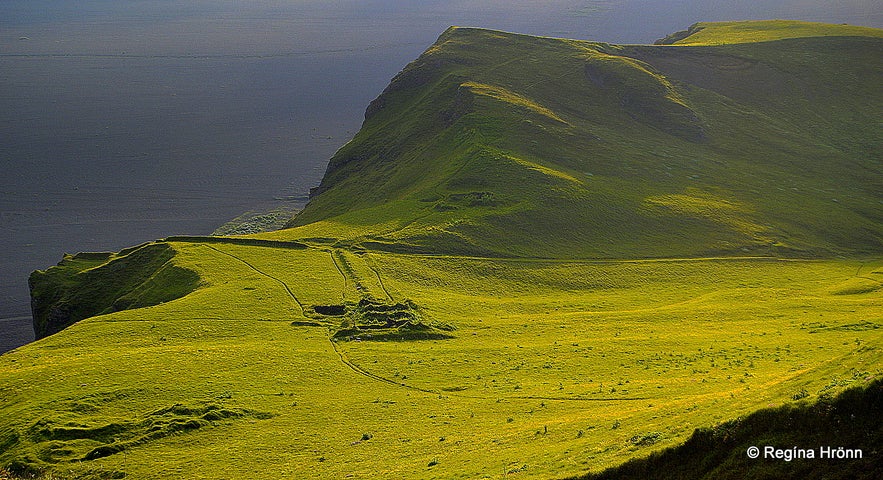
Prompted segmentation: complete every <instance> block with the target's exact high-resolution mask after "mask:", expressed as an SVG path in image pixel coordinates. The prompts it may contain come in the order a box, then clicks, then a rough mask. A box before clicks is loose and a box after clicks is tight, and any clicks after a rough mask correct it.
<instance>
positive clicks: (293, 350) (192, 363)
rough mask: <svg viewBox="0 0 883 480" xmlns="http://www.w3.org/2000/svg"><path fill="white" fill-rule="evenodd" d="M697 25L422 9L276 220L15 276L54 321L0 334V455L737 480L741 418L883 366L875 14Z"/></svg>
mask: <svg viewBox="0 0 883 480" xmlns="http://www.w3.org/2000/svg"><path fill="white" fill-rule="evenodd" d="M700 26H701V28H700V27H694V28H692V29H691V31H688V32H687V33H683V34H680V35H678V36H677V38H676V39H669V43H671V42H686V43H690V42H691V41H692V40H691V37H692V36H693V35H702V37H697V39H694V40H695V43H696V44H695V45H658V46H615V45H608V44H600V43H588V42H581V41H571V40H561V39H551V38H537V37H529V36H523V35H515V34H509V33H502V32H492V31H486V30H477V29H451V30H448V31H447V32H445V33H444V34H443V35H442V36H441V37H440V39H439V41H438V43H437V44H435V45H434V46H432V47H431V48H430V49H429V50H428V51H427V52H426V53H425V54H424V55H422V56H421V57H420V58H419V59H418V60H416V61H415V62H414V63H412V64H411V65H409V66H408V67H406V68H405V70H403V72H402V73H401V74H399V75H398V76H397V77H396V78H395V79H394V80H393V82H392V83H391V84H390V86H389V87H388V88H387V89H386V91H384V92H383V94H382V95H380V97H378V99H377V100H375V101H374V102H373V103H372V104H371V105H370V106H369V108H368V111H367V118H366V121H365V124H364V126H363V128H362V130H361V131H360V132H359V133H358V134H357V135H356V137H355V138H354V139H353V140H352V141H351V142H350V143H349V144H347V145H346V146H344V147H343V148H342V149H341V150H340V151H339V152H338V153H337V154H336V155H335V157H334V158H333V159H332V160H331V162H330V164H329V167H328V172H327V174H326V176H325V178H324V180H323V182H322V186H321V188H320V193H319V194H318V195H317V196H315V197H314V198H313V199H312V200H311V202H310V204H309V205H308V207H307V208H306V209H305V210H304V211H303V212H302V213H301V214H300V215H298V216H297V217H296V218H295V219H294V220H293V222H292V228H289V229H286V230H281V231H277V232H272V233H265V234H261V235H255V236H250V237H173V238H168V239H165V240H161V241H156V242H151V243H147V244H144V245H142V246H139V247H134V248H131V249H127V250H124V251H122V252H120V253H118V254H110V253H105V254H79V255H76V256H68V257H66V258H65V259H64V260H63V261H62V262H61V264H59V265H58V266H56V267H52V268H49V269H47V270H45V271H40V272H35V273H34V274H33V275H32V277H31V288H32V292H33V298H34V311H35V318H37V319H38V320H37V322H38V323H40V324H42V325H44V326H45V325H53V326H54V327H52V329H58V328H61V326H63V325H65V324H66V322H68V323H69V322H74V321H75V322H76V323H73V324H72V325H71V326H69V327H68V328H65V329H63V330H61V331H60V332H58V333H55V334H53V335H49V336H47V337H45V338H42V339H40V340H38V341H37V342H35V343H33V344H30V345H26V346H24V347H21V348H19V349H16V350H14V351H11V352H8V353H6V354H4V355H2V356H0V477H2V476H4V475H5V474H6V473H5V472H11V474H12V475H15V476H23V477H25V478H27V477H30V476H34V475H36V476H41V475H42V476H43V477H44V478H90V479H105V478H137V479H142V478H145V479H149V478H192V479H200V478H203V479H218V478H321V479H332V478H334V479H336V478H378V479H381V478H440V479H455V478H507V479H508V478H523V479H551V478H564V477H568V476H575V475H586V474H595V473H598V472H601V471H604V470H605V469H608V468H611V467H617V466H621V465H623V464H624V463H625V462H627V461H629V460H635V459H641V458H645V457H648V456H651V455H653V454H654V452H664V451H667V449H670V448H676V447H678V446H681V445H684V444H685V442H687V443H686V445H687V447H682V448H681V449H679V450H674V452H675V453H674V454H672V453H659V455H657V456H655V457H651V460H650V462H651V465H656V464H655V463H652V462H656V461H657V460H654V459H659V458H662V459H663V460H666V459H669V458H672V455H674V456H675V458H684V459H685V462H688V461H689V462H693V461H698V462H699V465H698V466H696V465H695V464H693V463H690V464H689V465H688V466H686V467H684V468H691V469H692V470H691V471H693V472H702V471H703V470H702V469H703V468H706V467H708V459H709V458H710V459H712V460H713V461H717V460H714V459H719V462H720V463H721V465H724V464H725V465H726V466H727V467H726V468H729V469H730V470H728V472H729V473H731V474H733V475H736V476H745V475H748V474H754V473H758V472H757V471H755V470H751V469H750V468H748V469H745V468H744V465H745V464H744V460H745V459H744V457H743V456H742V454H743V452H744V445H745V443H746V442H749V441H752V442H753V441H759V440H764V441H778V440H781V441H792V439H794V438H798V437H799V438H800V439H801V440H802V441H806V442H818V441H821V440H820V439H818V438H817V437H814V436H812V435H807V436H802V435H800V434H799V432H806V431H808V430H811V429H812V428H813V425H815V423H813V422H817V423H818V422H821V423H825V420H824V418H823V419H821V420H819V418H818V417H817V416H816V417H813V415H816V414H821V413H819V412H822V413H823V414H824V415H827V414H829V413H830V412H831V411H830V410H825V408H826V407H825V406H826V405H832V403H831V402H832V399H834V398H835V397H836V396H837V395H838V394H839V393H841V392H843V391H845V390H848V389H850V388H866V389H867V390H866V394H862V395H864V396H861V395H860V397H861V398H865V397H868V395H871V396H873V395H874V394H875V392H877V390H874V389H879V381H880V379H881V378H883V353H881V352H883V335H881V328H883V251H881V246H883V244H881V238H883V221H881V219H883V188H881V187H883V175H881V163H880V151H881V149H880V147H881V133H880V129H879V112H880V111H881V109H880V107H881V98H880V96H881V93H880V91H879V88H878V85H879V83H880V82H879V80H880V79H881V77H883V75H881V73H883V72H881V68H883V65H881V58H880V56H879V53H877V52H879V51H880V46H881V43H880V42H881V38H880V33H879V31H877V30H873V31H870V32H869V33H867V34H865V33H862V32H858V33H856V32H857V30H855V29H850V28H847V27H843V26H822V25H817V24H802V23H782V22H777V23H769V22H761V23H747V24H721V25H715V24H700ZM715 31H718V32H719V34H718V37H715V36H714V35H713V33H714V32H715ZM734 32H736V33H734ZM752 32H755V33H752ZM788 32H791V33H788ZM794 32H796V33H794ZM813 32H815V33H813ZM752 35H754V36H756V37H752ZM715 38H717V39H718V41H716V40H715ZM752 38H756V41H755V40H751V39H752ZM717 43H720V45H717ZM77 320H78V321H77ZM52 329H50V328H46V329H45V330H44V331H45V333H51V332H52V331H53V330H52ZM869 386H870V387H869ZM851 395H854V394H851ZM844 398H846V399H847V400H846V401H845V402H846V403H842V402H841V403H837V404H836V405H841V406H842V405H847V406H844V407H842V408H843V410H839V412H841V414H843V415H845V413H843V412H848V413H852V412H853V411H851V410H849V408H853V410H854V411H855V412H857V413H859V414H860V415H859V417H858V418H860V419H862V420H863V422H864V423H863V425H864V426H866V427H867V431H868V432H872V433H873V432H879V430H880V417H879V415H866V413H867V412H864V410H863V408H864V407H862V405H863V404H862V403H861V401H858V403H856V402H852V403H848V400H849V398H852V399H853V400H855V397H844ZM868 398H870V397H868ZM873 398H877V397H873ZM810 405H815V406H812V407H810ZM848 405H853V407H849V406H848ZM855 405H858V406H855ZM841 406H838V407H837V408H841ZM792 407H793V408H792ZM770 408H772V409H774V410H772V412H773V413H769V411H767V412H760V413H759V414H757V415H755V416H752V413H754V412H758V411H759V410H762V409H770ZM859 410H861V411H859ZM792 414H793V415H792ZM801 415H808V416H809V417H812V419H811V420H812V421H810V420H807V418H808V417H803V416H801ZM862 415H864V416H862ZM835 417H836V415H835ZM835 417H832V418H835ZM740 418H745V419H746V420H744V421H737V419H740ZM758 418H760V419H761V420H759V421H758V420H757V419H758ZM825 418H828V417H825ZM836 418H841V417H836ZM783 419H784V420H783ZM850 421H852V420H850ZM765 422H766V423H769V424H771V426H777V425H780V424H781V423H782V422H784V423H785V425H786V426H789V427H794V428H789V430H788V435H785V434H781V432H780V431H779V430H775V429H769V430H763V429H762V428H761V427H763V426H764V423H765ZM788 422H791V423H788ZM715 426H717V427H715ZM721 426H723V427H721ZM730 427H733V429H732V431H733V432H734V435H738V441H730V440H727V442H729V443H727V442H723V443H720V442H718V443H715V441H716V439H718V438H717V437H715V436H714V435H711V437H712V438H711V439H710V440H709V441H708V442H705V443H703V442H704V440H708V438H707V437H708V434H707V432H709V431H711V432H719V431H721V430H720V429H721V428H724V430H726V431H727V432H729V431H730V430H727V429H728V428H730ZM737 427H738V428H737ZM715 428H716V429H715ZM697 429H699V432H698V433H695V432H696V431H697ZM708 429H712V430H708ZM703 432H705V433H703ZM795 432H797V433H796V434H795ZM840 433H842V432H840ZM703 435H704V436H703ZM789 435H790V436H789ZM795 435H796V436H795ZM733 438H735V437H733ZM837 438H841V439H844V441H847V440H848V439H849V438H852V437H849V436H848V435H841V436H839V437H837ZM697 439H698V440H697ZM777 439H778V440H777ZM864 441H866V442H867V445H869V446H870V447H869V448H875V449H877V450H879V448H883V445H880V442H879V435H878V436H876V437H873V436H872V437H868V438H865V439H864ZM690 445H694V446H695V445H700V446H701V449H699V450H697V449H694V448H692V447H690ZM864 445H865V443H862V444H861V447H862V448H864ZM789 446H790V445H782V447H783V448H787V447H789ZM810 446H816V447H817V446H821V445H807V447H810ZM843 446H844V447H847V448H848V447H852V448H855V446H853V445H843ZM705 454H708V456H703V455H705ZM678 455H683V456H682V457H678ZM703 462H704V463H703ZM629 465H630V466H628V467H627V468H637V469H640V468H644V467H642V465H645V464H642V463H631V464H629ZM856 465H858V466H856ZM863 465H864V464H863V463H862V464H848V465H846V467H847V468H842V469H827V470H825V472H827V473H831V474H833V475H834V476H835V477H836V476H837V475H840V476H841V477H843V478H846V477H848V475H849V474H850V472H853V471H855V469H856V468H859V467H861V466H863ZM694 467H695V468H694ZM776 468H778V467H777V466H776V465H771V468H770V469H765V470H763V471H762V472H760V473H764V472H768V471H772V472H777V471H785V470H777V469H776ZM782 468H785V467H782ZM801 468H802V467H801ZM625 471H626V472H628V471H630V470H625ZM795 471H797V470H795ZM801 471H802V470H801ZM742 473H744V474H745V475H741V474H742ZM610 474H611V475H612V474H614V473H610ZM626 474H627V475H628V473H626Z"/></svg>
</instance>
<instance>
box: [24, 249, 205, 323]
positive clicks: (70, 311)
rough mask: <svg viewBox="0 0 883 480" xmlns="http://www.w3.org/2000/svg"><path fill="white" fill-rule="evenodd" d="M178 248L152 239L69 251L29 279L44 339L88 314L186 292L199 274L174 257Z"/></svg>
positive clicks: (147, 303) (151, 302)
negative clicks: (115, 248) (112, 249)
mask: <svg viewBox="0 0 883 480" xmlns="http://www.w3.org/2000/svg"><path fill="white" fill-rule="evenodd" d="M174 256H175V252H174V249H173V248H172V247H171V246H170V245H168V244H165V243H150V244H145V245H141V246H138V247H134V248H130V249H126V250H123V251H121V252H120V253H118V254H111V253H79V254H76V255H66V256H65V257H64V259H63V260H62V261H61V262H60V263H59V264H58V265H57V266H55V267H52V268H49V269H47V270H38V271H36V272H33V273H32V274H31V276H30V278H29V280H28V284H29V286H30V289H31V310H32V312H33V315H34V332H35V334H36V337H37V338H38V339H40V338H43V337H46V336H48V335H52V334H53V333H56V332H59V331H61V330H63V329H64V328H66V327H68V326H70V325H71V324H73V323H76V322H78V321H80V320H83V319H84V318H89V317H92V316H95V315H101V314H104V313H111V312H115V311H120V310H127V309H130V308H140V307H146V306H150V305H156V304H159V303H163V302H167V301H170V300H174V299H176V298H180V297H182V296H184V295H186V294H188V293H190V292H192V291H193V290H194V289H196V287H197V286H198V285H199V275H197V274H196V273H195V272H193V271H192V270H188V269H185V268H181V267H179V266H177V265H175V263H174Z"/></svg>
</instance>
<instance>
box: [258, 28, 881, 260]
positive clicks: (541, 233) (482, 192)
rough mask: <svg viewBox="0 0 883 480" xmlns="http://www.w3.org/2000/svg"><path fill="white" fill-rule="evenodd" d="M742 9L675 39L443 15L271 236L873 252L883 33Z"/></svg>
mask: <svg viewBox="0 0 883 480" xmlns="http://www.w3.org/2000/svg"><path fill="white" fill-rule="evenodd" d="M739 25H741V29H739V35H738V36H736V35H734V34H733V33H732V31H733V30H735V29H736V26H734V25H731V24H724V25H720V26H714V25H713V24H712V26H708V25H706V26H705V27H703V28H701V29H700V30H699V32H698V33H697V34H696V35H701V36H702V38H703V39H704V40H702V42H697V43H696V45H695V46H677V47H672V46H631V47H618V46H611V45H606V44H598V43H590V42H578V41H569V40H559V39H547V38H539V39H538V38H536V37H528V36H522V35H514V34H504V33H499V32H490V31H485V30H476V29H451V30H449V31H447V32H445V34H443V35H442V36H441V37H440V39H439V41H438V42H437V43H436V45H434V46H433V47H432V48H430V49H429V50H428V51H427V52H426V53H425V54H424V55H423V56H421V57H420V58H419V59H418V60H417V61H415V62H414V63H412V64H411V65H409V66H408V67H406V68H405V70H404V71H403V72H402V73H401V74H400V75H398V76H397V77H396V78H395V79H394V80H393V82H392V83H391V85H390V86H389V87H388V88H387V90H386V91H385V92H384V93H383V94H382V95H381V96H380V97H379V98H378V99H377V100H375V101H374V102H373V103H372V105H371V107H369V109H368V113H367V118H366V121H365V123H364V125H363V128H362V130H361V131H360V133H359V134H358V135H357V136H356V137H355V138H354V139H353V141H351V142H350V143H349V144H347V145H346V146H344V147H343V148H342V149H341V150H340V151H339V152H338V153H337V154H336V155H335V157H334V158H333V159H332V160H331V163H330V165H329V168H328V172H327V174H326V176H325V178H324V180H323V183H322V189H323V193H322V194H321V195H319V196H317V197H315V198H314V199H313V200H312V201H311V203H310V204H309V205H308V206H307V208H306V209H305V211H304V212H303V213H302V214H301V215H299V216H298V217H297V218H296V219H295V220H294V224H295V225H301V226H303V227H304V228H300V229H295V230H287V231H281V232H278V233H276V234H273V235H272V237H274V238H297V237H298V236H302V235H306V236H310V235H316V236H322V235H330V236H334V237H338V238H343V239H345V240H347V241H348V242H350V243H364V244H366V245H368V246H377V243H379V244H381V245H387V247H388V248H390V249H398V250H403V249H406V248H410V249H411V250H422V251H434V252H441V253H457V252H459V253H474V254H481V255H501V254H502V255H510V254H517V255H522V256H539V257H556V258H560V257H570V258H585V257H589V258H598V257H607V258H635V257H670V256H701V255H709V254H711V255H715V254H733V253H744V252H752V253H761V254H787V255H831V254H854V253H857V252H859V253H870V252H877V251H879V250H880V248H881V246H883V243H881V242H883V227H881V223H880V222H879V219H880V218H881V217H883V197H881V193H880V192H881V191H883V189H881V185H883V183H881V182H883V172H881V170H880V160H881V158H880V152H881V151H883V148H881V147H883V137H881V133H880V129H879V128H878V125H877V123H878V113H879V111H881V109H883V97H881V94H880V90H879V88H878V83H879V82H878V80H879V79H880V78H881V77H883V64H881V57H880V56H879V55H878V53H877V52H879V51H880V49H881V46H883V38H881V36H880V32H879V31H877V30H873V29H871V30H870V33H869V34H868V36H844V35H857V32H859V33H865V30H861V29H855V28H852V29H850V28H847V27H842V26H820V25H818V24H803V23H789V24H787V25H785V26H783V25H782V24H781V22H778V23H776V22H774V23H772V24H769V23H765V22H761V23H757V24H755V23H749V24H747V27H746V24H739ZM770 25H772V26H774V27H775V28H777V29H778V30H771V27H770ZM789 25H790V26H791V27H794V28H790V27H789ZM747 28H753V29H755V30H756V31H757V32H756V33H757V36H758V38H759V39H760V40H764V41H762V42H754V43H745V42H746V41H747V38H749V37H750V35H749V33H748V32H746V29H747ZM791 31H797V33H798V36H799V38H782V37H785V36H787V35H788V34H789V32H791ZM715 32H719V35H720V39H721V41H728V39H732V40H733V41H738V42H739V43H736V44H726V45H709V44H710V43H713V42H711V40H709V38H717V37H713V35H715ZM772 32H776V33H775V34H774V33H772ZM813 32H814V33H813ZM809 35H814V36H809ZM831 35H833V36H831ZM691 38H692V37H689V38H687V39H685V40H683V41H689V40H690V39H691ZM773 38H776V39H778V40H776V41H766V40H770V39H773ZM318 232H324V234H320V233H318ZM512 232H517V234H514V235H513V234H511V233H512Z"/></svg>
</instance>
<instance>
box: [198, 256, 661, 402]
mask: <svg viewBox="0 0 883 480" xmlns="http://www.w3.org/2000/svg"><path fill="white" fill-rule="evenodd" d="M204 246H205V247H206V248H209V249H212V250H214V251H215V252H217V253H220V254H222V255H225V256H228V257H230V258H233V259H234V260H236V261H238V262H240V263H242V264H244V265H246V266H247V267H248V268H249V269H251V270H252V271H254V272H256V273H258V274H259V275H262V276H264V277H267V278H269V279H271V280H273V281H275V282H276V283H278V284H279V285H281V286H282V287H283V288H285V291H286V292H288V295H289V296H290V297H291V298H292V299H293V300H294V301H295V303H297V305H298V306H299V307H300V309H301V314H302V315H304V313H305V308H304V305H303V303H301V301H300V300H299V299H298V298H297V296H296V295H295V294H294V292H293V291H292V290H291V288H290V287H289V286H288V284H287V283H285V282H284V281H283V280H282V279H280V278H278V277H275V276H273V275H270V274H269V273H267V272H264V271H263V270H261V269H259V268H258V267H256V266H255V265H254V264H252V263H250V262H248V261H247V260H245V259H243V258H241V257H239V256H237V255H235V254H232V253H230V252H225V251H223V250H220V249H218V248H216V247H213V246H211V245H205V244H204ZM331 259H332V261H334V265H335V267H337V271H338V272H340V274H341V275H342V276H343V277H344V280H346V275H345V274H344V273H343V271H342V270H341V268H340V266H338V264H337V261H336V260H335V259H334V255H333V252H332V255H331ZM372 270H373V269H372ZM375 273H377V272H376V270H375ZM378 278H379V274H378ZM385 290H386V289H385V288H384V291H385ZM386 294H387V295H389V292H386ZM390 298H392V297H390ZM304 317H306V315H304ZM328 342H329V343H330V344H331V348H332V349H333V350H334V353H336V354H337V357H338V359H340V361H341V363H343V364H344V365H346V366H347V367H348V368H349V369H350V370H352V371H353V372H355V373H357V374H358V375H361V376H363V377H365V378H370V379H371V380H374V381H377V382H382V383H386V384H388V385H393V386H395V387H400V388H406V389H408V390H413V391H415V392H421V393H425V394H428V395H442V396H450V397H457V398H469V399H474V400H487V401H497V400H548V401H577V402H621V401H640V400H647V399H648V398H646V397H626V398H584V397H554V396H538V395H503V396H485V395H467V394H462V393H457V392H449V391H442V390H431V389H428V388H421V387H416V386H414V385H408V384H406V383H402V382H397V381H395V380H392V379H389V378H386V377H383V376H381V375H377V374H376V373H372V372H370V371H368V370H366V369H365V368H362V367H360V366H359V365H357V364H355V363H353V362H352V361H351V360H350V359H349V358H347V356H346V354H345V353H344V352H343V351H342V350H341V349H340V347H339V346H338V344H337V342H335V341H334V339H332V338H329V339H328Z"/></svg>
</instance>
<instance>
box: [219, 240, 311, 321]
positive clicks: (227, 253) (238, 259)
mask: <svg viewBox="0 0 883 480" xmlns="http://www.w3.org/2000/svg"><path fill="white" fill-rule="evenodd" d="M204 246H205V247H206V248H210V249H212V250H214V251H216V252H218V253H220V254H222V255H226V256H228V257H231V258H233V259H235V260H237V261H239V262H241V263H243V264H245V265H246V266H248V268H250V269H252V270H254V271H255V272H256V273H258V274H260V275H263V276H265V277H267V278H269V279H271V280H274V281H276V282H277V283H279V284H280V285H282V287H284V288H285V291H286V292H288V295H289V296H290V297H291V298H292V299H293V300H294V302H295V303H297V306H298V307H300V313H301V315H302V316H304V317H306V309H304V304H303V303H301V301H300V300H298V298H297V296H296V295H295V294H294V292H292V291H291V288H289V287H288V284H287V283H285V282H283V281H282V279H280V278H277V277H274V276H273V275H270V274H269V273H266V272H264V271H263V270H261V269H259V268H258V267H255V266H254V265H252V264H251V263H249V262H248V261H247V260H244V259H242V258H240V257H237V256H236V255H233V254H232V253H229V252H225V251H223V250H220V249H217V248H215V247H213V246H211V245H204Z"/></svg>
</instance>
